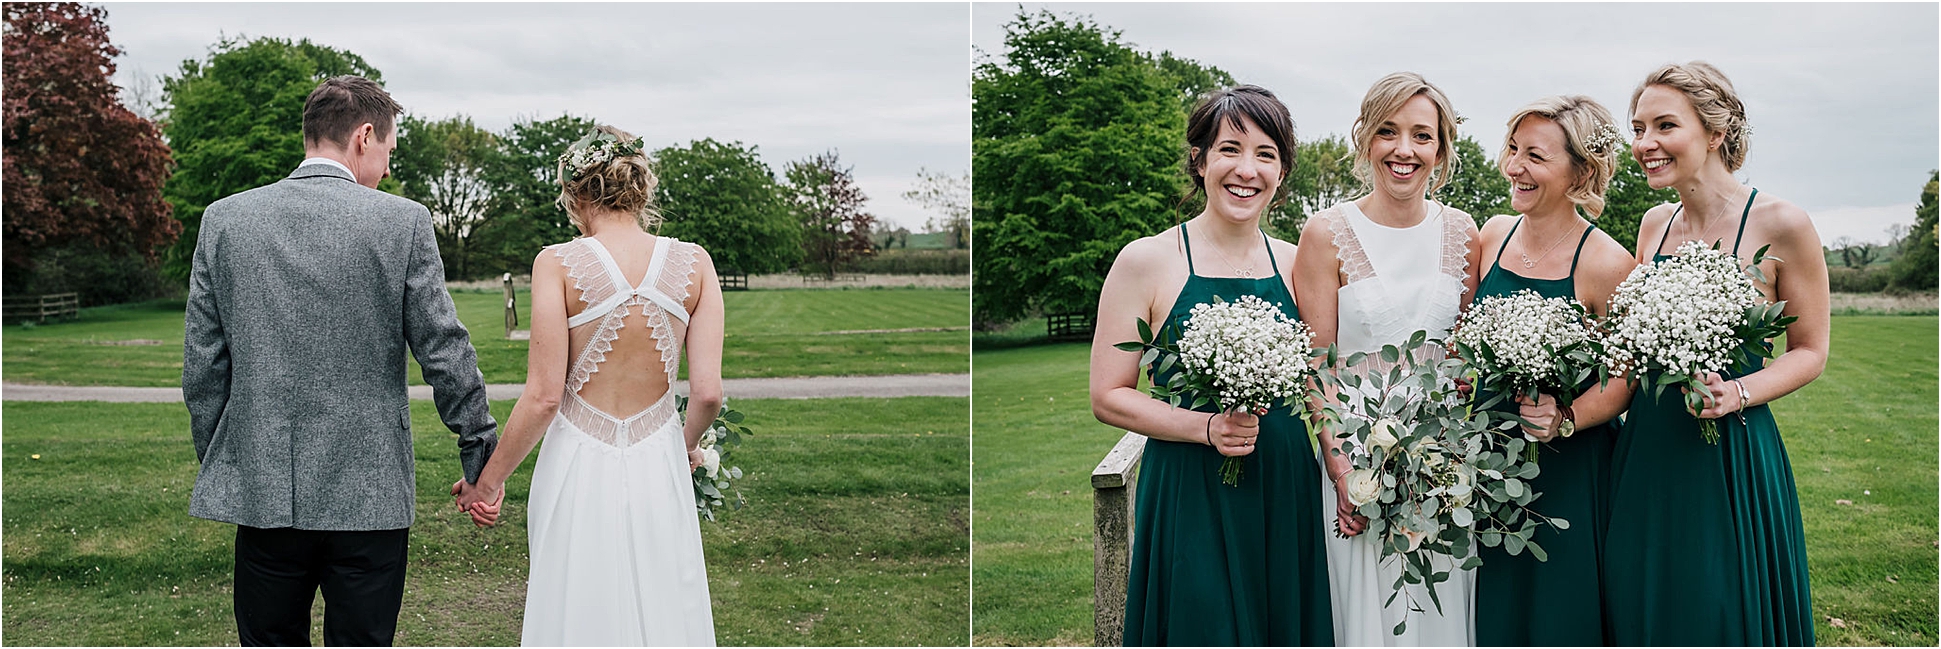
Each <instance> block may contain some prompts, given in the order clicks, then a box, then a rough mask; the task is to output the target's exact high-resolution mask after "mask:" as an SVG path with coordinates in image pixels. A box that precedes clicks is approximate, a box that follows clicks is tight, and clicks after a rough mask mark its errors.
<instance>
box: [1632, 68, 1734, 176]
mask: <svg viewBox="0 0 1941 649" xmlns="http://www.w3.org/2000/svg"><path fill="white" fill-rule="evenodd" d="M1651 86H1664V87H1667V88H1671V89H1672V90H1676V91H1678V92H1681V93H1684V95H1685V99H1686V100H1688V101H1690V102H1692V110H1693V112H1696V113H1698V119H1699V122H1700V123H1701V124H1703V125H1704V126H1705V131H1706V132H1707V133H1722V134H1724V135H1725V142H1724V143H1723V144H1721V145H1719V160H1720V161H1723V162H1724V163H1725V170H1726V171H1738V170H1739V167H1741V166H1744V165H1745V163H1746V150H1747V149H1749V148H1751V144H1752V143H1751V135H1752V132H1751V129H1749V128H1748V127H1747V126H1746V105H1745V103H1744V102H1741V101H1739V91H1738V90H1735V89H1733V88H1732V80H1731V79H1727V78H1725V73H1724V72H1720V71H1719V69H1718V68H1715V67H1712V64H1710V63H1706V62H1704V61H1692V62H1690V63H1684V64H1679V63H1670V64H1666V65H1665V66H1664V67H1661V68H1658V69H1657V70H1655V71H1653V72H1652V73H1651V74H1649V75H1647V76H1645V78H1644V83H1640V84H1638V89H1637V90H1633V91H1631V113H1632V115H1634V116H1635V115H1636V114H1637V112H1638V97H1640V96H1643V95H1644V89H1645V88H1649V87H1651Z"/></svg>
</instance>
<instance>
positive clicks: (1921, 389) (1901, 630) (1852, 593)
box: [971, 315, 1937, 646]
mask: <svg viewBox="0 0 1941 649" xmlns="http://www.w3.org/2000/svg"><path fill="white" fill-rule="evenodd" d="M1038 326H1039V327H1042V321H1040V324H1038ZM1021 328H1022V327H1021ZM1936 333H1937V318H1936V317H1934V316H1932V315H1927V316H1839V317H1835V318H1834V319H1833V352H1832V354H1831V358H1830V359H1829V361H1828V363H1827V368H1826V372H1825V374H1823V375H1822V376H1821V377H1820V378H1819V380H1817V381H1815V382H1814V383H1813V384H1811V385H1809V386H1807V387H1806V388H1804V389H1802V390H1800V391H1798V392H1796V393H1794V394H1792V395H1789V396H1787V397H1786V398H1784V399H1781V400H1779V401H1777V402H1775V403H1773V404H1772V408H1773V412H1774V414H1775V416H1776V417H1777V418H1778V421H1779V427H1780V430H1781V432H1782V434H1783V435H1784V436H1785V442H1786V446H1787V452H1788V455H1789V458H1790V459H1791V462H1792V467H1793V473H1794V477H1795V480H1796V483H1797V486H1798V493H1799V501H1800V510H1801V514H1802V518H1803V519H1804V522H1805V528H1806V541H1807V555H1808V562H1809V572H1810V575H1811V580H1812V593H1813V609H1814V611H1813V614H1814V622H1815V635H1816V639H1817V641H1818V643H1819V644H1823V645H1902V646H1923V645H1932V644H1934V642H1935V641H1936V626H1937V621H1936V616H1935V611H1936V590H1935V588H1936V573H1937V562H1936V550H1935V548H1936V547H1937V541H1936V533H1937V530H1936V517H1935V511H1936V505H1937V493H1936V486H1935V485H1936V480H1937V471H1936V450H1937V448H1936V445H1937V440H1936V436H1935V433H1934V431H1935V430H1936V424H1937V422H1936V415H1935V403H1936V375H1935V367H1936V345H1935V341H1936ZM987 341H988V342H989V343H992V344H987ZM973 345H974V351H973V360H972V363H973V365H974V366H975V367H976V372H975V373H974V375H973V379H972V381H973V382H972V385H973V393H972V394H973V396H972V400H973V403H972V406H971V408H972V416H973V417H974V419H975V421H976V422H977V434H976V438H977V439H976V444H975V448H974V451H973V452H974V456H975V457H973V459H972V462H973V466H975V471H974V474H973V478H972V481H973V486H972V489H973V491H974V492H975V493H976V494H977V502H976V509H975V513H974V529H975V537H974V538H973V540H972V550H971V551H972V555H973V565H974V568H975V569H974V570H973V572H972V581H973V589H974V590H975V593H976V601H974V602H973V604H972V606H973V610H975V611H976V615H975V616H974V622H973V624H974V628H973V629H972V642H973V644H976V645H980V646H991V645H1045V644H1052V645H1069V644H1081V645H1082V644H1090V643H1091V639H1092V497H1091V485H1090V481H1089V478H1088V476H1089V475H1090V473H1091V470H1092V468H1093V467H1094V466H1096V465H1097V464H1098V462H1099V460H1100V459H1101V458H1102V457H1104V455H1105V453H1106V451H1108V450H1110V449H1111V447H1112V445H1113V444H1114V443H1115V442H1116V441H1117V440H1118V439H1119V437H1120V435H1122V432H1121V431H1118V430H1115V429H1112V428H1110V427H1108V426H1105V425H1104V424H1100V423H1098V421H1096V420H1095V419H1093V417H1092V413H1091V409H1090V406H1089V401H1088V395H1087V387H1086V381H1087V371H1088V370H1087V361H1088V356H1089V351H1090V350H1089V348H1088V346H1087V345H1085V344H1083V343H1063V344H1033V341H1032V340H1031V336H1030V333H1029V332H1017V331H1000V332H995V333H989V334H987V333H979V334H977V338H976V339H975V340H974V342H973ZM1846 503H1850V504H1846ZM1829 619H1839V620H1841V623H1842V625H1844V627H1845V628H1835V627H1833V626H1831V625H1830V624H1829V622H1828V621H1829Z"/></svg>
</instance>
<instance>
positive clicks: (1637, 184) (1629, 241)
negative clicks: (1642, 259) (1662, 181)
mask: <svg viewBox="0 0 1941 649" xmlns="http://www.w3.org/2000/svg"><path fill="white" fill-rule="evenodd" d="M1677 200H1678V192H1677V191H1675V190H1673V189H1672V188H1670V187H1666V188H1664V189H1652V188H1651V185H1650V183H1649V182H1647V181H1646V180H1645V175H1644V167H1641V166H1639V165H1638V161H1637V160H1636V159H1634V158H1632V157H1631V150H1630V149H1628V148H1627V149H1622V150H1620V151H1619V152H1618V167H1617V172H1616V173H1614V174H1612V176H1611V185H1610V187H1609V188H1607V189H1606V190H1605V191H1604V214H1603V215H1601V216H1599V217H1597V228H1598V229H1600V230H1603V231H1604V233H1605V234H1609V235H1611V238H1612V239H1616V240H1617V242H1618V243H1620V244H1623V245H1624V249H1625V250H1629V251H1631V252H1632V254H1636V253H1637V252H1638V224H1639V223H1642V222H1643V221H1644V213H1645V212H1647V211H1650V210H1651V208H1654V207H1657V206H1659V205H1663V204H1665V203H1670V202H1674V201H1677Z"/></svg>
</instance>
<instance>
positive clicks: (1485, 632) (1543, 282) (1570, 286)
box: [1475, 220, 1617, 647]
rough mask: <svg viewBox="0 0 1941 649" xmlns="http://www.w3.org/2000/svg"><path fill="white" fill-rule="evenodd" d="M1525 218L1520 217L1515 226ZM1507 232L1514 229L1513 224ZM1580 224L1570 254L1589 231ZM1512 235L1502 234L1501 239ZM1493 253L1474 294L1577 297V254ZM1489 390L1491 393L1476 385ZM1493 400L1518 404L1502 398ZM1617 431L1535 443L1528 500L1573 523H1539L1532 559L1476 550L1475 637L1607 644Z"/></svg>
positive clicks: (1601, 429)
mask: <svg viewBox="0 0 1941 649" xmlns="http://www.w3.org/2000/svg"><path fill="white" fill-rule="evenodd" d="M1521 225H1522V221H1520V220H1519V221H1518V222H1517V226H1521ZM1517 226H1512V227H1511V228H1510V234H1511V235H1514V234H1516V227H1517ZM1592 229H1594V228H1586V229H1585V230H1584V237H1583V239H1579V240H1578V243H1577V252H1576V253H1575V254H1576V255H1582V254H1583V250H1584V241H1585V240H1588V239H1589V238H1590V231H1591V230H1592ZM1508 244H1509V238H1508V237H1505V238H1504V245H1505V246H1507V245H1508ZM1497 257H1498V259H1497V262H1496V264H1494V265H1492V266H1491V267H1490V269H1489V272H1488V273H1487V274H1485V275H1484V276H1483V281H1482V283H1481V284H1480V285H1478V286H1477V288H1476V297H1477V298H1478V299H1480V298H1483V297H1488V296H1502V295H1509V294H1512V293H1515V292H1517V291H1521V290H1524V289H1530V290H1533V291H1536V292H1537V293H1538V294H1539V295H1542V296H1544V297H1562V298H1575V297H1576V290H1577V289H1576V284H1575V280H1574V278H1575V276H1576V274H1577V260H1576V259H1575V258H1573V259H1572V260H1571V262H1570V275H1568V276H1566V277H1564V278H1563V279H1530V278H1527V277H1523V276H1521V275H1517V274H1515V273H1512V272H1510V271H1508V270H1506V269H1504V268H1503V264H1502V259H1501V257H1502V250H1498V251H1497ZM1479 396H1480V397H1482V398H1488V395H1479ZM1496 409H1497V410H1502V411H1505V412H1515V411H1516V403H1515V402H1514V401H1509V400H1505V401H1503V402H1501V403H1500V404H1499V405H1498V406H1497V407H1496ZM1616 437H1617V431H1616V430H1615V427H1614V426H1612V425H1611V424H1608V423H1607V424H1601V425H1598V426H1591V427H1588V428H1583V429H1579V430H1578V431H1577V432H1575V433H1572V434H1571V436H1570V437H1565V438H1559V439H1554V440H1551V441H1550V442H1548V443H1544V444H1539V445H1538V448H1539V452H1538V460H1537V466H1538V467H1539V468H1540V469H1541V470H1542V472H1541V473H1538V474H1537V477H1535V478H1531V479H1530V481H1529V483H1530V488H1531V489H1533V490H1535V491H1536V492H1538V493H1541V494H1543V495H1542V496H1541V497H1539V498H1538V499H1537V500H1536V502H1534V503H1531V509H1534V510H1536V511H1537V512H1539V513H1541V514H1543V515H1545V516H1551V517H1556V518H1562V519H1564V520H1566V521H1569V524H1570V529H1566V530H1558V529H1555V528H1552V527H1550V526H1548V525H1545V526H1541V527H1539V528H1537V533H1536V536H1534V537H1532V539H1531V540H1533V541H1535V542H1536V543H1537V544H1538V545H1540V546H1543V549H1544V551H1545V552H1547V553H1549V560H1548V561H1537V559H1536V557H1535V556H1533V555H1531V554H1530V553H1529V552H1527V551H1526V552H1522V553H1519V554H1517V555H1516V556H1511V555H1510V554H1509V552H1508V551H1506V550H1504V549H1503V548H1502V546H1497V547H1494V548H1491V547H1483V548H1482V549H1481V550H1479V551H1478V554H1480V555H1481V556H1482V559H1483V566H1482V567H1481V568H1477V569H1476V602H1475V607H1476V644H1478V645H1481V646H1486V647H1489V646H1599V645H1602V644H1604V611H1603V600H1602V594H1603V588H1602V584H1601V582H1600V580H1599V575H1600V574H1601V573H1600V563H1599V559H1600V558H1601V557H1602V556H1603V540H1604V523H1605V520H1606V519H1607V518H1608V517H1609V515H1610V490H1611V484H1610V468H1611V450H1612V446H1613V445H1614V444H1615V442H1616Z"/></svg>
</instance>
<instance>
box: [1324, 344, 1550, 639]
mask: <svg viewBox="0 0 1941 649" xmlns="http://www.w3.org/2000/svg"><path fill="white" fill-rule="evenodd" d="M1440 345H1441V341H1436V340H1431V339H1429V338H1428V332H1426V331H1417V332H1415V334H1414V335H1413V336H1411V337H1410V338H1409V340H1408V342H1407V343H1406V344H1404V345H1401V346H1396V345H1386V346H1383V347H1382V349H1381V351H1380V352H1379V353H1376V354H1369V353H1363V352H1357V353H1355V354H1352V355H1349V356H1348V357H1346V358H1345V359H1343V358H1340V357H1339V356H1338V352H1337V350H1335V349H1334V348H1332V347H1330V348H1329V350H1328V352H1327V357H1326V358H1327V366H1328V370H1329V371H1326V372H1322V373H1321V378H1322V380H1323V381H1324V382H1325V383H1326V384H1327V385H1328V387H1329V388H1330V389H1331V390H1332V391H1333V398H1332V399H1331V400H1330V401H1329V403H1328V404H1327V405H1326V407H1324V408H1323V410H1322V413H1321V415H1320V419H1321V426H1322V427H1323V429H1324V430H1327V431H1329V432H1330V433H1331V434H1333V435H1334V436H1335V437H1336V438H1338V439H1340V440H1341V445H1340V447H1339V448H1335V449H1331V452H1332V453H1335V454H1337V455H1345V456H1346V457H1347V458H1348V460H1349V467H1350V470H1349V471H1348V473H1347V474H1346V475H1345V476H1344V477H1343V479H1342V481H1341V482H1342V484H1341V489H1342V492H1343V495H1344V496H1346V497H1347V498H1348V501H1349V502H1350V503H1351V504H1353V505H1354V506H1355V507H1356V512H1357V513H1359V514H1361V515H1362V516H1365V517H1367V518H1368V528H1367V529H1366V530H1364V531H1363V532H1362V533H1363V534H1371V535H1374V538H1375V539H1376V540H1377V541H1378V542H1379V545H1380V546H1381V548H1382V560H1383V561H1391V560H1393V561H1400V562H1401V563H1402V571H1401V576H1400V577H1398V578H1397V579H1396V580H1395V583H1394V584H1393V585H1392V586H1391V587H1392V588H1393V590H1394V592H1393V593H1392V594H1390V595H1389V598H1388V600H1387V601H1388V602H1393V601H1395V598H1396V597H1398V596H1404V595H1406V597H1407V598H1408V599H1407V601H1408V604H1409V607H1410V608H1411V609H1412V610H1417V611H1420V610H1423V609H1422V608H1421V604H1420V602H1419V601H1417V599H1416V595H1415V591H1414V590H1412V589H1410V588H1409V586H1410V585H1418V586H1421V587H1422V588H1424V589H1426V590H1427V592H1428V596H1429V599H1430V601H1431V603H1433V604H1434V605H1435V607H1436V610H1437V611H1438V612H1440V611H1441V610H1442V602H1441V599H1440V598H1439V596H1437V595H1436V591H1435V584H1438V583H1441V582H1444V581H1448V579H1449V573H1450V572H1451V570H1450V569H1449V566H1454V567H1455V568H1456V569H1461V570H1470V569H1474V568H1475V567H1477V566H1480V565H1482V558H1481V557H1479V556H1477V553H1476V546H1475V543H1477V542H1478V541H1480V542H1481V543H1482V544H1483V545H1486V546H1489V547H1496V546H1498V545H1501V546H1504V549H1505V550H1506V551H1507V552H1509V553H1510V554H1512V555H1515V554H1520V553H1521V552H1523V550H1525V549H1528V550H1529V551H1530V553H1531V554H1532V555H1534V556H1535V557H1536V558H1537V560H1539V561H1545V560H1548V559H1549V556H1548V555H1547V554H1546V553H1545V552H1544V550H1543V548H1542V547H1539V546H1538V545H1537V544H1536V542H1535V541H1532V540H1531V537H1532V535H1534V534H1535V533H1536V530H1537V525H1538V524H1539V523H1540V522H1547V523H1549V524H1551V525H1553V526H1555V527H1556V528H1557V529H1567V528H1568V527H1569V526H1570V523H1569V522H1568V521H1565V520H1563V519H1560V518H1547V517H1545V516H1543V515H1541V514H1538V513H1536V512H1535V511H1532V510H1531V509H1530V503H1532V502H1534V501H1535V500H1536V499H1537V497H1538V496H1539V495H1541V494H1539V493H1537V492H1535V491H1533V490H1532V489H1531V488H1530V486H1529V484H1528V483H1527V482H1525V480H1528V479H1530V478H1534V477H1536V476H1537V475H1538V469H1537V465H1536V463H1535V462H1533V461H1530V460H1528V459H1526V458H1525V457H1524V453H1523V450H1524V448H1525V447H1526V445H1527V442H1525V441H1524V440H1523V438H1522V436H1521V435H1511V434H1509V433H1506V432H1502V429H1503V428H1505V426H1503V425H1502V422H1504V421H1511V422H1513V421H1514V419H1504V418H1505V417H1508V415H1503V414H1501V413H1493V412H1488V411H1483V410H1479V409H1473V408H1471V407H1470V405H1469V400H1468V399H1466V398H1465V397H1463V396H1462V394H1461V392H1460V390H1458V381H1457V379H1459V378H1460V377H1462V376H1463V374H1464V372H1465V367H1464V364H1463V362H1462V361H1461V360H1458V359H1446V360H1442V359H1437V358H1436V357H1435V355H1434V354H1432V353H1431V352H1432V351H1433V350H1435V349H1436V347H1438V346H1440ZM1384 368H1385V369H1384ZM1437 555H1440V557H1442V559H1440V560H1437V559H1436V558H1435V557H1436V556H1437ZM1383 605H1384V606H1387V603H1384V604H1383ZM1407 626H1408V624H1407V622H1406V621H1404V622H1403V623H1401V624H1397V625H1396V626H1395V629H1394V633H1396V634H1398V635H1399V634H1401V633H1402V632H1403V631H1404V630H1405V629H1406V628H1407Z"/></svg>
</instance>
